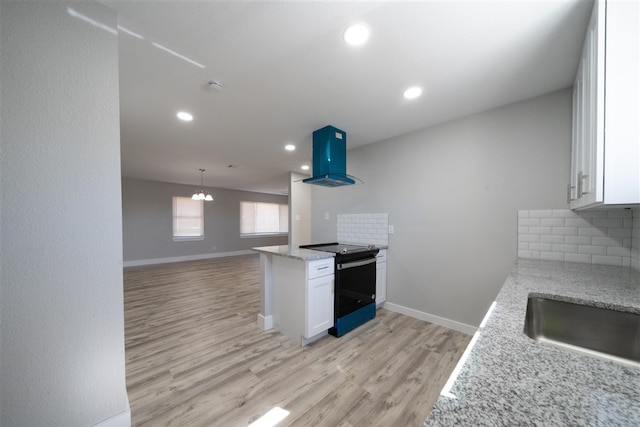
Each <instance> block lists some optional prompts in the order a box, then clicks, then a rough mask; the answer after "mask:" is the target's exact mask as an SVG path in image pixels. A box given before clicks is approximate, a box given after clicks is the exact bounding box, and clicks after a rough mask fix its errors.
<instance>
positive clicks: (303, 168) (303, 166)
mask: <svg viewBox="0 0 640 427" xmlns="http://www.w3.org/2000/svg"><path fill="white" fill-rule="evenodd" d="M300 169H302V170H303V171H308V170H309V165H302V166H301V167H300Z"/></svg>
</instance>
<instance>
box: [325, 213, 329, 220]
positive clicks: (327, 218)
mask: <svg viewBox="0 0 640 427" xmlns="http://www.w3.org/2000/svg"><path fill="white" fill-rule="evenodd" d="M324 219H326V220H327V221H329V212H325V213H324Z"/></svg>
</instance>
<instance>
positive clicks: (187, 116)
mask: <svg viewBox="0 0 640 427" xmlns="http://www.w3.org/2000/svg"><path fill="white" fill-rule="evenodd" d="M176 116H178V118H179V119H180V120H184V121H185V122H190V121H191V120H193V116H192V115H191V114H189V113H187V112H186V111H180V112H178V114H176Z"/></svg>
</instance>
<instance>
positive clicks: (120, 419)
mask: <svg viewBox="0 0 640 427" xmlns="http://www.w3.org/2000/svg"><path fill="white" fill-rule="evenodd" d="M94 427H131V408H130V407H129V397H128V396H127V409H126V410H125V411H123V412H120V413H119V414H117V415H114V416H113V417H111V418H107V419H106V420H104V421H102V422H99V423H98V424H96V425H95V426H94Z"/></svg>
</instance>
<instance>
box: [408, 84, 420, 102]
mask: <svg viewBox="0 0 640 427" xmlns="http://www.w3.org/2000/svg"><path fill="white" fill-rule="evenodd" d="M420 95H422V89H421V88H419V87H417V86H415V87H410V88H409V89H407V90H405V91H404V94H403V96H404V97H405V98H407V99H415V98H417V97H419V96H420Z"/></svg>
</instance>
